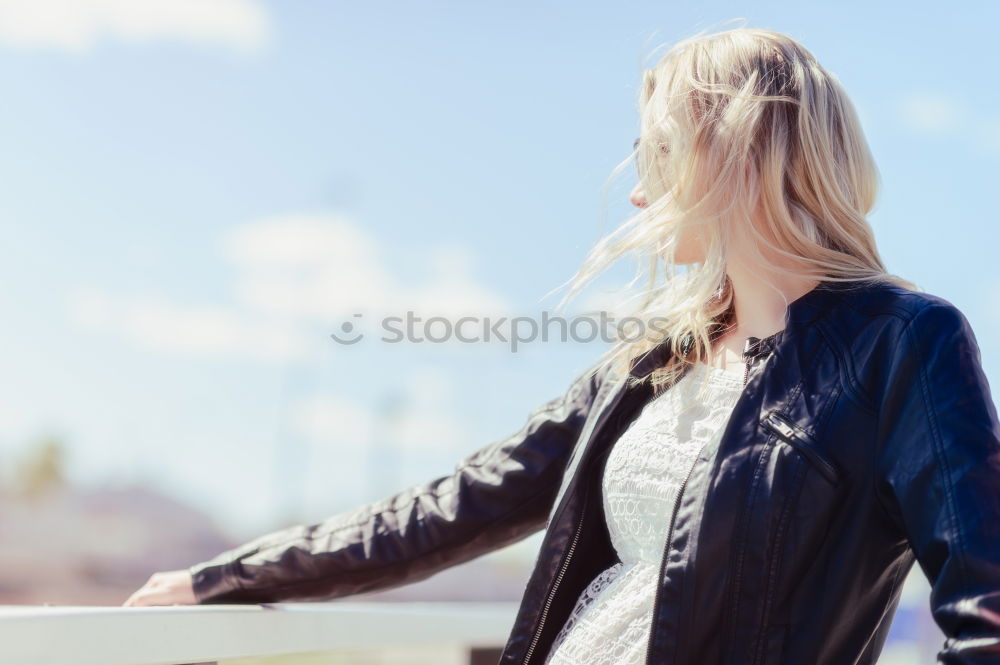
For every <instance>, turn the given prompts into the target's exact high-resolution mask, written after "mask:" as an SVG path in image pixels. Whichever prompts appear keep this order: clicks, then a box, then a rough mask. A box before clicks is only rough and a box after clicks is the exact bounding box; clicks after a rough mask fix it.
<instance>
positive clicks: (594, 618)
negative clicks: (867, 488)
mask: <svg viewBox="0 0 1000 665" xmlns="http://www.w3.org/2000/svg"><path fill="white" fill-rule="evenodd" d="M742 390H743V380H742V376H738V375H736V374H735V373H732V372H728V371H723V370H720V369H718V368H714V367H709V366H708V365H705V364H698V365H695V366H694V367H692V368H691V369H690V370H689V371H688V372H687V374H685V375H684V376H683V377H682V378H681V379H680V381H678V382H677V383H676V384H674V386H673V387H671V388H669V389H668V390H666V391H665V392H663V393H661V394H660V395H658V396H657V397H656V398H654V399H652V400H650V402H649V403H647V404H646V405H645V406H644V407H643V409H642V411H641V412H640V413H639V416H638V417H637V418H636V419H635V420H634V421H633V422H632V424H631V425H630V426H629V427H628V428H627V429H626V430H625V432H623V433H622V435H621V437H620V438H619V439H618V440H617V441H616V442H615V444H614V447H613V449H612V450H611V452H610V454H609V455H608V459H607V462H606V463H605V467H604V472H603V475H602V477H601V491H602V494H603V503H604V513H605V515H606V516H607V520H608V531H609V533H610V535H611V542H612V544H613V545H614V547H615V550H616V552H617V553H618V559H619V562H618V563H615V564H613V565H612V566H610V567H608V568H607V569H606V570H604V571H602V572H601V573H599V574H598V575H597V576H596V577H595V578H594V579H593V580H592V581H591V582H590V584H589V585H588V586H587V587H586V588H585V589H584V590H583V591H582V592H581V593H580V596H579V598H578V599H577V602H576V606H575V607H574V608H573V610H572V612H571V614H570V616H569V618H568V619H567V620H566V623H565V624H564V625H563V626H562V628H561V630H560V631H559V633H558V635H556V638H555V642H554V643H553V646H552V649H551V651H550V652H549V655H548V657H547V658H546V661H545V663H546V665H584V664H586V665H642V663H643V662H644V660H645V656H646V645H647V642H648V640H649V628H650V621H651V619H652V611H653V600H654V596H655V593H656V584H657V576H658V575H659V567H660V562H661V557H662V555H663V548H664V546H665V545H666V537H667V526H668V524H669V521H670V515H671V513H672V511H673V505H674V501H675V499H676V496H677V490H678V488H679V486H680V484H681V482H682V481H683V479H684V476H685V475H687V472H688V469H689V467H690V465H691V464H692V463H693V462H694V459H695V458H696V457H697V456H698V454H699V453H700V452H701V450H702V448H703V447H704V446H705V445H706V444H707V443H709V442H710V441H712V440H713V439H714V438H715V437H718V436H720V435H721V433H722V429H723V427H724V425H725V423H726V421H727V420H728V418H729V414H730V412H731V410H732V407H733V405H734V404H735V403H736V400H737V398H738V397H739V395H740V393H741V392H742Z"/></svg>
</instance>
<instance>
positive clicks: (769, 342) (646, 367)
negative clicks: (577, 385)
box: [629, 281, 857, 379]
mask: <svg viewBox="0 0 1000 665" xmlns="http://www.w3.org/2000/svg"><path fill="white" fill-rule="evenodd" d="M851 288H857V283H856V282H826V281H823V282H820V283H819V284H817V285H816V286H815V287H813V288H812V289H811V290H809V291H806V292H805V293H804V294H802V295H801V296H799V297H798V298H796V299H795V300H792V301H791V302H790V303H788V306H787V307H786V308H785V327H784V328H783V329H781V330H779V331H778V332H776V333H774V334H773V335H768V336H767V337H763V338H758V337H749V338H748V339H747V341H746V345H745V346H744V350H743V353H744V355H745V356H758V355H762V354H765V353H769V352H770V351H772V350H773V349H774V348H775V347H777V346H778V344H780V343H781V340H782V338H783V337H784V335H785V332H786V331H791V330H795V329H797V328H800V327H804V326H807V325H809V324H811V323H812V322H813V321H814V320H816V319H817V318H819V317H821V316H822V315H824V314H825V313H826V312H827V311H829V309H830V308H831V306H832V305H833V304H834V303H836V302H837V301H839V300H840V298H841V297H842V293H843V292H844V291H846V290H848V289H851ZM688 343H690V341H688ZM669 352H670V339H669V338H667V339H665V340H663V341H662V342H660V343H658V344H657V345H656V346H654V347H653V348H651V349H649V350H648V351H646V352H645V353H643V354H642V355H641V356H638V357H637V358H635V359H633V363H632V369H631V370H629V376H630V377H632V378H633V379H642V378H643V377H645V376H646V375H648V374H649V373H650V372H652V371H653V370H654V369H656V368H657V367H662V366H663V365H665V364H666V362H667V358H668V354H669Z"/></svg>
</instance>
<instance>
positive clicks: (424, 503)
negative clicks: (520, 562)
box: [187, 368, 601, 604]
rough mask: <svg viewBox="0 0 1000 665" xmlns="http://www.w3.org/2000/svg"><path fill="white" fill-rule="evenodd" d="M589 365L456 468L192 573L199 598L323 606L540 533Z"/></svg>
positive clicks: (590, 392)
mask: <svg viewBox="0 0 1000 665" xmlns="http://www.w3.org/2000/svg"><path fill="white" fill-rule="evenodd" d="M593 369H594V368H590V369H588V370H587V371H586V372H584V373H583V374H581V375H580V376H578V377H577V378H576V379H575V380H574V381H573V383H572V385H571V386H570V387H569V389H568V390H567V391H566V392H565V393H564V394H562V395H560V396H559V397H556V398H554V399H552V400H550V401H548V402H546V403H545V404H543V405H541V406H539V407H538V408H536V409H535V410H534V411H533V412H532V413H531V414H530V415H529V417H528V419H527V421H526V422H525V424H524V425H523V426H522V427H521V429H520V430H519V431H518V432H516V433H514V434H512V435H511V436H508V437H506V438H504V439H500V440H498V441H494V442H493V443H491V444H489V445H487V446H485V447H483V448H481V449H479V450H477V451H475V452H473V453H471V454H470V455H468V456H467V457H465V458H464V459H462V460H460V461H459V462H458V464H457V465H456V467H455V470H454V472H452V473H450V474H448V475H443V476H440V477H438V478H435V479H433V480H430V481H428V482H424V483H421V484H418V485H414V486H412V487H409V488H407V489H404V490H402V491H400V492H397V493H396V494H394V495H392V496H390V497H387V498H385V499H382V500H380V501H376V502H373V503H369V504H367V505H364V506H360V507H358V508H355V509H352V510H349V511H345V512H342V513H339V514H337V515H334V516H332V517H329V518H327V519H325V520H323V521H322V522H318V523H315V524H308V525H296V526H292V527H288V528H285V529H282V530H279V531H275V532H273V533H269V534H267V535H264V536H261V537H259V538H256V539H254V540H252V541H250V542H248V543H245V544H243V545H240V546H239V547H236V548H234V549H231V550H229V551H226V552H223V553H222V554H219V555H218V556H216V557H215V558H213V559H211V560H209V561H206V562H203V563H199V564H196V565H193V566H191V567H190V568H188V569H187V570H188V572H189V573H190V576H191V577H190V579H191V584H192V590H193V595H194V599H195V602H197V603H199V604H206V603H256V602H279V601H291V600H328V599H333V598H339V597H343V596H348V595H352V594H357V593H363V592H368V591H378V590H383V589H387V588H391V587H395V586H400V585H404V584H409V583H412V582H417V581H420V580H423V579H425V578H427V577H430V576H431V575H433V574H435V573H437V572H439V571H441V570H443V569H445V568H448V567H450V566H454V565H456V564H460V563H463V562H465V561H468V560H470V559H473V558H475V557H478V556H480V555H482V554H486V553H488V552H490V551H493V550H496V549H499V548H501V547H504V546H506V545H509V544H511V543H514V542H516V541H519V540H522V539H524V538H526V537H528V536H529V535H531V534H533V533H535V532H537V531H538V530H540V529H541V528H543V527H544V525H545V522H546V520H547V518H548V513H549V509H550V508H551V507H552V503H553V502H554V501H555V495H556V492H557V490H558V488H559V485H560V481H561V479H562V473H563V470H564V469H565V467H566V464H567V461H568V459H569V456H570V453H571V451H572V449H573V447H574V445H575V444H576V441H577V438H578V436H579V435H580V432H581V430H582V428H583V424H584V421H585V420H586V419H587V417H588V415H589V413H590V410H591V408H592V407H593V406H594V402H595V397H596V396H597V391H598V389H599V387H600V384H601V374H599V373H598V372H596V371H591V370H593Z"/></svg>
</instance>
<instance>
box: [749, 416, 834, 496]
mask: <svg viewBox="0 0 1000 665" xmlns="http://www.w3.org/2000/svg"><path fill="white" fill-rule="evenodd" d="M761 424H762V425H764V427H766V428H768V429H769V430H771V431H772V432H774V434H775V435H776V436H777V438H778V440H779V441H781V442H783V443H785V444H786V445H789V446H792V447H793V448H794V449H795V450H797V451H798V452H800V453H801V454H802V455H803V456H804V457H805V458H806V459H807V460H808V461H809V462H810V463H811V464H812V465H813V466H815V467H816V470H817V471H819V472H820V473H821V474H823V477H824V478H826V479H827V480H829V481H830V482H831V483H833V484H835V485H836V484H838V483H839V482H840V480H841V477H842V475H843V473H842V471H841V470H840V467H839V466H838V465H837V463H836V462H834V461H833V460H832V459H830V456H829V455H827V453H826V452H825V451H824V450H823V448H822V447H821V446H820V445H819V444H817V443H816V441H815V439H813V437H812V435H810V434H809V433H808V432H807V431H806V430H804V429H802V428H801V427H799V426H798V425H796V424H795V423H794V422H792V420H791V419H790V418H788V417H787V416H785V415H784V414H782V413H781V412H780V411H776V410H774V409H772V410H770V411H768V412H767V413H766V414H764V417H763V418H761Z"/></svg>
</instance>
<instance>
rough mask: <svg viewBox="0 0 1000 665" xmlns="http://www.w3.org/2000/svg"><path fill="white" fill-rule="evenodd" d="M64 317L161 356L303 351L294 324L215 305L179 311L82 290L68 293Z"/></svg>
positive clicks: (266, 356)
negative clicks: (68, 309) (153, 351)
mask: <svg viewBox="0 0 1000 665" xmlns="http://www.w3.org/2000/svg"><path fill="white" fill-rule="evenodd" d="M70 316H71V319H72V320H73V321H74V322H75V323H76V324H77V325H79V326H80V327H81V328H83V329H85V330H89V331H94V332H104V333H112V334H119V335H121V336H123V337H125V338H126V339H129V340H131V341H133V342H136V343H137V344H138V345H140V346H144V347H147V348H152V349H157V350H161V351H170V352H180V353H186V354H198V355H227V356H241V357H245V358H254V359H260V360H277V361H281V360H296V359H301V358H303V357H304V356H305V355H306V351H307V350H308V348H309V345H308V343H307V338H306V336H305V335H304V334H303V333H302V332H301V331H300V330H298V329H297V328H296V327H295V326H294V324H290V323H289V322H286V321H278V320H269V319H266V318H262V317H259V316H253V315H251V314H246V313H242V312H239V311H236V310H232V309H228V308H225V307H220V306H200V307H196V306H181V305H175V304H171V303H167V302H163V301H160V300H158V299H155V298H149V297H143V298H130V297H122V296H111V295H109V294H106V293H102V292H100V291H93V290H84V291H77V292H76V293H74V294H72V296H71V299H70Z"/></svg>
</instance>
